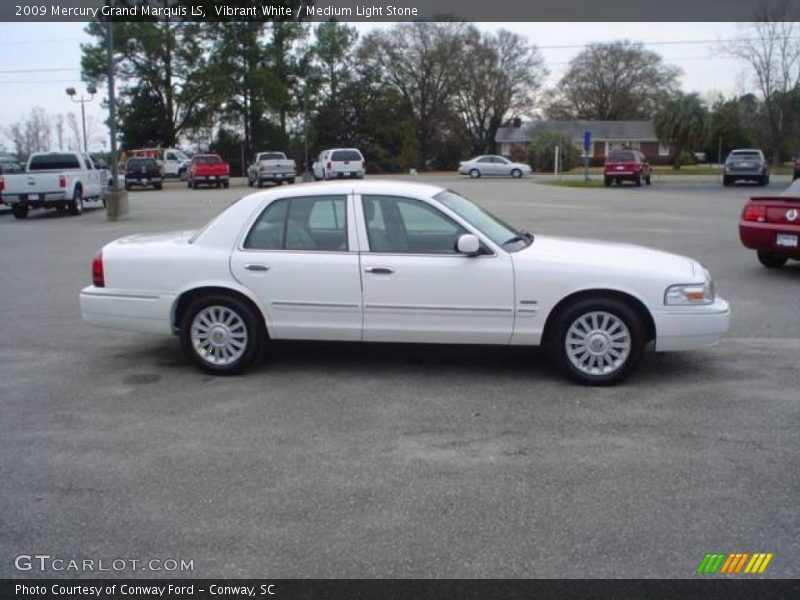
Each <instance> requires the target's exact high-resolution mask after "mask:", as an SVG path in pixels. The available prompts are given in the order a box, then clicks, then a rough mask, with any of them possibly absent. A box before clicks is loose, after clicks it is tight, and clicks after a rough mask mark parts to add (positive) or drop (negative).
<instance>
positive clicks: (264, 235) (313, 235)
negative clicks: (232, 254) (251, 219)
mask: <svg viewBox="0 0 800 600" xmlns="http://www.w3.org/2000/svg"><path fill="white" fill-rule="evenodd" d="M345 201H346V197H345V196H310V197H301V198H291V199H284V200H277V201H275V202H273V203H272V204H270V205H269V206H268V207H267V208H266V209H265V210H264V212H263V213H261V216H259V218H258V220H257V221H256V222H255V224H254V225H253V228H252V229H251V230H250V233H248V235H247V238H246V239H245V242H244V247H245V248H252V249H258V250H281V249H285V250H327V251H345V250H347V212H346V205H345Z"/></svg>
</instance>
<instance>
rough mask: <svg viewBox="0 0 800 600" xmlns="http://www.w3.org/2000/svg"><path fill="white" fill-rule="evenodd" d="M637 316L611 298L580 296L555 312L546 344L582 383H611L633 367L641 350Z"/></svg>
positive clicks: (641, 334)
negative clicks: (550, 340)
mask: <svg viewBox="0 0 800 600" xmlns="http://www.w3.org/2000/svg"><path fill="white" fill-rule="evenodd" d="M644 345H645V329H644V326H643V324H642V319H641V317H640V316H639V315H638V314H637V312H636V311H635V310H633V309H632V308H631V307H630V306H629V305H628V304H626V303H624V302H622V301H619V300H617V299H614V298H608V299H601V298H597V299H587V300H580V301H578V302H575V303H574V304H572V305H570V306H568V307H567V308H566V309H565V310H564V311H562V312H561V314H560V315H558V320H557V321H556V323H555V335H554V336H553V338H552V343H551V346H550V350H551V354H552V357H553V359H554V360H555V362H556V363H557V364H558V365H559V366H560V367H561V369H562V370H563V371H564V372H565V373H566V374H567V376H569V377H570V378H571V379H573V380H574V381H576V382H578V383H580V384H583V385H614V384H616V383H619V382H621V381H623V380H624V379H626V378H627V377H628V376H629V375H630V374H631V373H632V372H633V370H634V369H635V368H636V365H637V364H638V363H639V360H640V359H641V357H642V354H643V352H644Z"/></svg>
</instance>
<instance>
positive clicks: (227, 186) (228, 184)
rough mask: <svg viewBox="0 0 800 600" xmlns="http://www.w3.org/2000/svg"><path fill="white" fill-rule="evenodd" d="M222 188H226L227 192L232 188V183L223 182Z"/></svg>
mask: <svg viewBox="0 0 800 600" xmlns="http://www.w3.org/2000/svg"><path fill="white" fill-rule="evenodd" d="M222 187H224V188H225V189H226V190H227V189H228V188H229V187H231V182H230V181H223V182H222Z"/></svg>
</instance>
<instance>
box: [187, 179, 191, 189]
mask: <svg viewBox="0 0 800 600" xmlns="http://www.w3.org/2000/svg"><path fill="white" fill-rule="evenodd" d="M186 187H187V188H189V189H190V190H191V189H192V187H193V186H192V180H191V179H187V180H186Z"/></svg>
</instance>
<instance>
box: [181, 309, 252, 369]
mask: <svg viewBox="0 0 800 600" xmlns="http://www.w3.org/2000/svg"><path fill="white" fill-rule="evenodd" d="M180 340H181V346H182V347H183V350H184V352H185V353H186V354H187V356H188V357H189V358H190V359H191V360H192V361H194V363H195V364H196V365H197V366H198V367H200V368H201V369H202V370H203V371H205V372H207V373H211V374H213V375H235V374H237V373H241V372H242V371H244V370H245V369H247V368H248V367H249V366H250V365H252V364H253V362H254V361H255V360H256V359H257V358H258V357H259V356H260V354H261V350H262V348H263V345H264V342H263V341H264V331H263V326H262V323H261V320H260V319H259V318H258V316H257V315H256V313H255V311H254V310H253V309H252V308H251V307H250V306H249V305H248V304H247V303H245V302H243V301H241V300H239V299H237V298H235V297H233V296H227V295H217V294H215V295H211V296H206V297H202V298H199V299H197V300H195V301H194V302H192V304H191V305H190V306H189V307H188V309H187V310H186V312H185V314H184V316H183V319H182V320H181V324H180Z"/></svg>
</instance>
